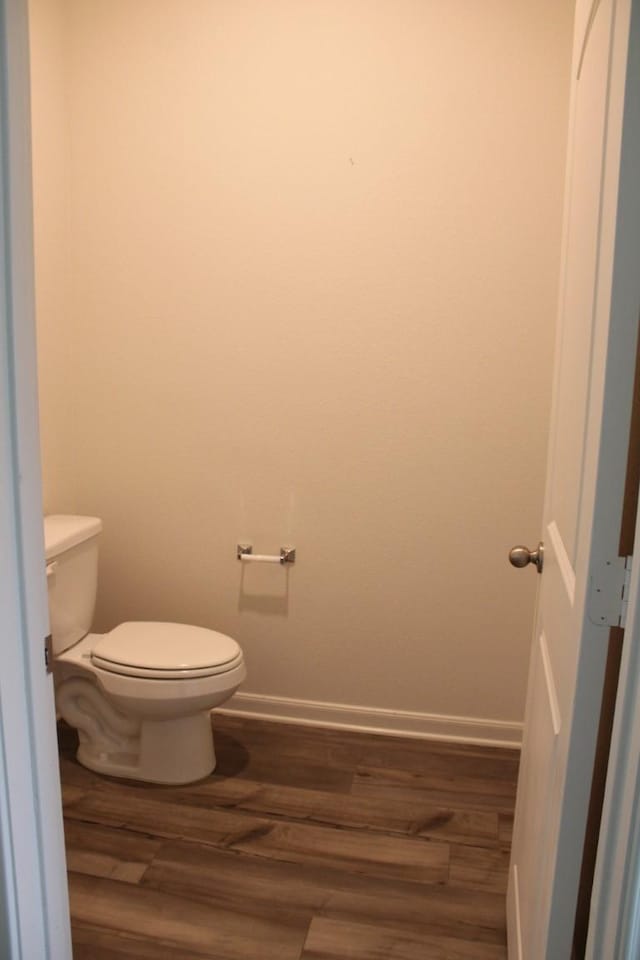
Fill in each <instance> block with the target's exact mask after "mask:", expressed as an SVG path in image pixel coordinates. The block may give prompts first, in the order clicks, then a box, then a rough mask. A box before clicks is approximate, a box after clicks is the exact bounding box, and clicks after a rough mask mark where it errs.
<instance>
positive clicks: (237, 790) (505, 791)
mask: <svg viewBox="0 0 640 960" xmlns="http://www.w3.org/2000/svg"><path fill="white" fill-rule="evenodd" d="M214 730H215V742H216V753H217V757H218V766H217V768H216V771H215V773H214V774H213V775H212V776H211V777H209V778H207V779H206V780H204V781H201V782H199V783H196V784H191V785H189V786H185V787H162V786H151V785H147V784H142V783H138V782H134V781H125V780H114V779H109V778H106V777H100V776H98V775H97V774H93V773H92V772H91V771H89V770H86V769H85V768H84V767H81V766H80V765H79V764H78V763H77V761H76V760H75V750H76V746H77V741H76V736H75V733H74V731H72V730H71V729H70V728H68V727H66V726H65V725H64V724H60V726H59V742H60V766H61V778H62V787H63V804H64V814H65V834H66V846H67V863H68V869H69V893H70V901H71V919H72V930H73V942H74V958H75V960H121V958H132V960H157V958H165V957H166V958H171V960H203V958H207V960H505V958H506V939H505V907H504V899H505V891H506V882H507V868H508V859H509V843H510V836H511V825H512V820H513V808H514V802H515V791H516V779H517V769H518V758H519V755H518V753H517V751H513V750H498V749H492V748H483V747H466V746H462V745H459V744H445V743H437V742H430V741H424V740H407V739H402V738H396V737H384V736H373V735H370V734H359V733H351V732H345V731H336V730H324V729H321V728H313V727H301V726H295V725H288V724H279V723H271V722H262V721H256V720H241V719H238V718H232V717H225V716H222V715H217V716H215V718H214Z"/></svg>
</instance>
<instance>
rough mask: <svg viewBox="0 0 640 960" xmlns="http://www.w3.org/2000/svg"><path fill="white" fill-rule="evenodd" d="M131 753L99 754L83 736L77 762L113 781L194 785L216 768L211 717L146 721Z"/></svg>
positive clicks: (201, 714) (142, 722)
mask: <svg viewBox="0 0 640 960" xmlns="http://www.w3.org/2000/svg"><path fill="white" fill-rule="evenodd" d="M132 741H133V742H132V743H131V746H132V747H133V748H134V749H133V750H132V751H131V752H128V751H127V752H124V751H113V752H111V751H99V750H97V749H95V746H94V749H91V744H90V743H89V742H88V740H87V739H86V738H85V737H83V735H82V733H81V732H80V746H79V747H78V751H77V753H76V757H77V759H78V762H79V763H81V764H82V766H83V767H88V768H89V770H95V772H96V773H103V774H106V775H107V776H111V777H126V778H128V779H132V780H143V781H145V782H148V783H164V784H173V785H177V784H184V783H193V782H194V781H195V780H202V779H203V777H207V776H209V774H210V773H212V772H213V770H214V769H215V766H216V756H215V751H214V747H213V731H212V729H211V715H210V712H209V711H208V710H205V711H200V712H199V713H196V714H193V715H191V716H188V717H173V718H169V719H167V720H154V719H149V718H145V719H144V720H142V721H141V725H140V732H139V734H138V737H136V738H135V739H133V738H132Z"/></svg>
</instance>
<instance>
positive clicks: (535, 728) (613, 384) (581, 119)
mask: <svg viewBox="0 0 640 960" xmlns="http://www.w3.org/2000/svg"><path fill="white" fill-rule="evenodd" d="M638 5H639V4H638V0H578V2H577V5H576V19H575V34H574V54H573V65H572V94H571V111H570V116H571V120H570V130H569V148H568V164H567V185H566V199H565V222H564V236H563V253H562V272H561V277H562V279H561V290H560V309H559V321H558V336H557V341H556V361H555V377H554V396H553V407H552V426H551V437H550V446H549V461H548V469H547V487H546V495H545V508H544V517H543V534H542V538H541V539H543V541H544V565H543V570H542V576H541V577H540V590H539V596H538V606H537V614H536V623H535V627H534V635H533V641H532V650H531V661H530V669H529V685H528V692H527V705H526V713H525V733H524V739H523V748H522V761H521V769H520V779H519V783H518V799H517V805H516V818H515V824H514V838H513V846H512V854H511V866H510V876H509V891H508V897H507V917H508V936H509V958H510V960H543V958H544V960H569V957H570V955H571V942H572V934H573V923H574V916H575V905H576V898H577V890H578V881H579V874H580V865H581V856H582V845H583V839H584V829H585V822H586V814H587V808H588V801H589V788H590V781H591V773H592V767H593V756H594V749H595V740H596V733H597V727H598V719H599V708H600V699H601V692H602V682H603V674H604V667H605V659H606V652H607V641H608V632H609V624H613V623H616V622H617V616H618V615H619V614H620V613H621V604H620V602H619V601H620V596H619V595H620V592H621V589H622V588H621V584H622V582H623V577H624V572H623V570H622V569H621V567H622V561H619V560H618V557H617V554H618V540H619V532H620V519H621V512H622V500H623V490H624V479H625V471H626V458H627V447H628V437H629V420H630V411H631V398H632V387H633V374H634V361H635V343H636V337H637V327H638V312H639V308H640V285H639V282H638V277H639V276H640V261H639V260H638V250H640V217H638V209H637V207H638V203H637V199H636V198H637V195H638V193H640V169H639V168H638V165H637V163H634V162H630V158H632V157H633V154H634V149H635V146H634V145H635V144H637V142H638V139H639V134H640V122H639V120H638V116H637V114H638V97H639V93H640V91H639V90H638V72H637V64H635V66H634V63H633V61H634V60H637V52H636V51H635V50H633V51H632V52H631V54H629V49H628V45H629V36H630V23H631V13H632V7H633V15H634V18H636V19H637V16H638ZM627 78H629V80H628V83H627ZM623 129H624V136H623ZM531 399H532V402H535V377H532V395H531ZM514 575H515V574H514ZM519 575H520V576H523V575H525V573H521V574H519ZM526 575H533V574H531V571H527V573H526Z"/></svg>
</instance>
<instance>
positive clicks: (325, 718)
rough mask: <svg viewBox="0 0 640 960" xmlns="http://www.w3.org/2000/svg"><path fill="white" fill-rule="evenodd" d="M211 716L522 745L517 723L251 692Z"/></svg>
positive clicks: (395, 734) (484, 744) (425, 737)
mask: <svg viewBox="0 0 640 960" xmlns="http://www.w3.org/2000/svg"><path fill="white" fill-rule="evenodd" d="M217 712H218V713H228V714H229V715H232V716H239V717H260V718H261V719H263V720H279V721H281V722H284V723H299V724H306V725H308V726H316V727H334V728H337V729H344V730H359V731H361V732H363V733H383V734H387V735H391V736H395V737H416V738H422V739H425V740H454V741H459V742H461V743H473V744H480V745H482V746H491V747H517V748H519V747H520V745H521V743H522V724H521V723H508V722H505V721H503V720H482V719H477V718H476V717H448V716H444V715H442V714H433V713H417V712H414V711H411V710H386V709H383V708H379V707H359V706H352V705H349V704H342V703H323V702H320V701H317V700H293V699H291V698H289V697H268V696H262V695H259V694H256V693H236V694H235V695H234V696H233V697H232V698H231V699H230V700H229V701H228V702H227V703H226V704H225V706H224V707H223V708H222V709H220V710H218V711H217Z"/></svg>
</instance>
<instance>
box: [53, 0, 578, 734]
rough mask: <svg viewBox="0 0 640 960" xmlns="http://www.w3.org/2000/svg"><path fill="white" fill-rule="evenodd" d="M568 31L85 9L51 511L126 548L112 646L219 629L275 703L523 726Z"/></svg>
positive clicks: (375, 12)
mask: <svg viewBox="0 0 640 960" xmlns="http://www.w3.org/2000/svg"><path fill="white" fill-rule="evenodd" d="M47 2H49V0H37V3H38V4H46V3H47ZM51 2H53V0H51ZM56 2H57V0H56ZM571 14H572V10H571V4H570V2H569V0H565V2H561V3H559V2H558V0H540V2H538V3H536V4H531V3H529V2H527V0H485V2H483V3H482V4H473V3H469V2H468V0H450V2H446V3H445V2H435V0H434V2H427V0H421V2H417V0H377V2H374V0H347V2H345V0H326V2H323V3H322V4H318V3H311V2H299V0H298V2H293V0H269V2H268V3H260V2H256V0H236V2H233V3H230V2H225V0H215V2H214V0H188V2H184V3H179V4H178V3H172V2H169V0H153V2H151V0H139V2H136V3H135V4H132V3H130V2H129V0H91V2H87V0H64V3H63V11H62V16H61V20H62V22H63V26H64V32H65V42H66V45H67V47H66V54H65V59H64V65H63V73H64V74H65V75H66V78H67V87H66V90H67V95H68V125H67V126H66V127H64V129H65V136H67V137H68V140H67V144H68V158H69V160H68V169H67V173H68V176H69V184H70V188H69V192H68V198H67V199H68V202H67V204H66V208H65V209H66V211H67V213H68V217H69V221H68V223H69V233H68V247H67V250H68V256H69V272H68V274H67V273H65V271H64V269H62V268H61V267H60V265H59V264H58V263H54V262H51V263H50V264H49V267H50V269H51V272H52V273H55V274H56V276H57V275H58V274H60V276H61V277H62V279H63V281H64V278H65V277H66V276H68V278H69V284H68V289H67V288H66V287H65V286H64V283H62V284H61V286H60V288H59V290H58V289H57V288H56V290H55V293H56V296H60V297H61V298H65V297H66V300H65V303H66V305H67V306H66V308H65V309H59V310H56V311H49V312H48V313H47V312H46V311H44V310H43V311H41V315H40V318H39V320H40V327H41V328H42V340H41V343H42V354H43V368H44V369H43V389H42V404H43V444H44V459H45V466H46V476H47V490H46V496H45V500H46V503H45V506H46V509H47V510H48V511H59V510H61V509H64V510H68V509H73V510H75V511H77V512H86V513H89V514H97V515H99V516H101V517H102V518H103V519H104V524H105V533H104V537H103V543H102V555H101V556H102V567H101V585H100V595H99V606H98V617H97V624H96V626H97V628H98V629H108V628H110V627H111V626H113V625H114V624H116V623H117V622H118V621H120V620H122V619H126V618H130V619H133V618H137V619H144V618H149V619H168V620H184V621H187V622H193V623H198V624H204V625H210V626H214V627H216V628H218V629H220V630H222V631H224V632H227V633H230V634H232V635H233V636H235V637H237V638H238V640H239V641H240V642H241V644H242V646H243V648H244V650H245V653H246V657H247V661H248V669H249V677H248V680H247V684H246V691H247V692H249V693H252V694H256V695H259V696H267V697H284V698H294V699H296V700H313V701H320V702H330V703H336V704H340V705H357V706H358V705H359V706H363V707H366V708H374V709H383V710H384V709H386V710H390V711H413V712H416V713H418V714H421V715H422V714H425V715H430V716H427V717H424V718H422V719H418V721H416V722H417V723H418V726H420V723H422V722H423V721H424V729H427V728H428V727H429V728H430V729H431V728H432V729H436V728H438V722H437V719H434V717H435V718H437V717H460V718H467V719H469V720H470V721H474V720H475V721H480V720H485V719H486V720H489V721H495V722H496V726H495V731H497V733H496V735H498V733H499V731H500V729H502V728H500V723H504V724H506V725H507V726H505V727H504V730H507V729H508V731H510V732H513V731H514V730H515V729H516V728H515V726H513V727H510V726H509V724H511V725H515V724H517V723H518V722H519V721H520V719H521V717H522V713H523V698H524V689H525V676H526V668H527V660H528V645H529V637H530V631H531V625H532V616H533V606H534V599H535V590H536V587H537V583H536V579H537V578H536V576H535V573H534V572H533V571H531V570H527V571H523V572H516V571H514V570H513V569H511V568H510V567H509V565H508V564H507V562H506V553H507V550H508V548H509V547H510V546H511V545H512V544H513V543H517V542H527V543H529V544H531V545H533V544H535V543H536V542H537V540H538V537H539V531H540V516H541V504H542V488H543V478H544V466H545V455H546V429H547V418H548V405H549V400H548V393H549V385H550V379H551V366H550V365H551V352H552V330H553V321H554V315H555V304H556V287H557V272H558V251H559V235H560V216H561V197H562V181H563V152H564V143H565V127H566V117H567V90H568V68H569V54H570V33H571ZM36 52H37V51H36ZM39 95H40V96H42V91H40V94H38V90H37V89H34V97H35V98H36V100H37V98H38V96H39ZM49 119H50V120H51V122H52V123H53V118H49ZM41 123H42V121H41V120H40V119H39V115H38V114H37V113H36V115H35V117H34V125H35V127H36V130H37V129H38V126H39V125H40V124H41ZM56 123H57V121H56ZM62 126H64V125H62ZM59 130H60V127H58V128H57V131H58V133H59ZM40 135H41V137H43V136H44V133H42V132H41V134H40ZM49 163H50V155H49V153H48V152H46V151H45V150H44V149H40V148H39V147H38V140H37V139H36V149H35V168H36V174H37V175H41V174H39V171H41V170H42V169H44V168H45V167H46V166H47V165H48V164H49ZM58 199H59V198H58ZM63 219H64V218H63V216H62V214H61V213H60V222H62V220H63ZM47 242H48V241H47V238H45V237H44V236H43V237H41V239H40V244H41V247H43V248H44V247H45V244H46V243H47ZM49 254H50V255H51V251H49ZM46 256H47V255H46V253H43V254H42V257H43V259H44V260H46ZM41 270H42V271H43V272H44V270H43V268H42V262H41ZM45 280H46V276H45ZM40 282H41V277H40V276H39V278H38V283H39V285H40ZM42 282H43V283H44V282H45V281H44V280H43V281H42ZM52 343H53V344H54V345H55V346H57V347H60V349H52ZM61 345H62V346H61ZM54 369H55V371H56V376H55V378H53V379H54V380H55V382H52V377H51V371H52V370H54ZM65 412H66V413H65ZM67 414H68V415H67ZM54 421H55V423H54ZM61 451H63V452H64V456H61ZM62 491H64V492H62ZM243 540H248V541H251V542H253V544H254V548H255V550H256V551H258V552H273V551H277V550H278V548H279V547H280V545H281V544H294V545H295V546H296V547H297V549H298V562H297V563H296V566H295V568H293V569H291V570H289V571H285V570H282V569H280V568H279V567H268V568H266V567H262V568H260V569H258V568H255V567H254V568H250V569H241V566H240V564H239V563H238V562H237V560H236V559H235V545H236V543H237V542H238V541H243ZM354 716H356V719H357V714H354ZM382 719H384V718H382ZM381 722H382V720H381ZM430 725H431V727H430ZM462 726H464V725H462ZM462 726H461V727H460V729H462ZM485 727H486V725H485ZM441 729H444V726H443V727H442V728H441ZM471 729H472V727H471V726H469V728H468V730H471ZM483 729H485V728H484V727H483ZM504 730H503V732H504Z"/></svg>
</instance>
